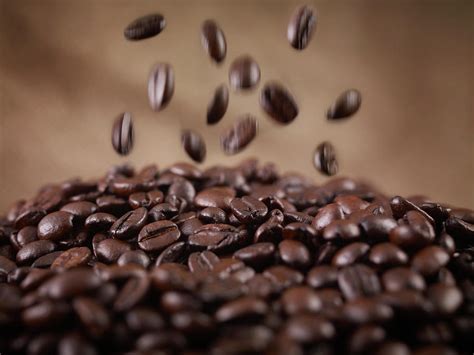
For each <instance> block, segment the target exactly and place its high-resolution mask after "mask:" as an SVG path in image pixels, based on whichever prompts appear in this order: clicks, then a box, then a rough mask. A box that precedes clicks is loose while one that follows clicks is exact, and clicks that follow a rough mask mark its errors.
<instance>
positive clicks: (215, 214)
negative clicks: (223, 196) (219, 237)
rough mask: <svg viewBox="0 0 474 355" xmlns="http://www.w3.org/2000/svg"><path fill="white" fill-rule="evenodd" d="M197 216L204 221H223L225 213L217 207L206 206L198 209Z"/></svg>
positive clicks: (224, 220) (225, 216)
mask: <svg viewBox="0 0 474 355" xmlns="http://www.w3.org/2000/svg"><path fill="white" fill-rule="evenodd" d="M198 218H199V219H200V220H201V221H202V222H204V223H225V222H226V219H227V215H226V213H225V211H224V210H223V209H221V208H218V207H207V208H204V209H203V210H201V211H199V213H198Z"/></svg>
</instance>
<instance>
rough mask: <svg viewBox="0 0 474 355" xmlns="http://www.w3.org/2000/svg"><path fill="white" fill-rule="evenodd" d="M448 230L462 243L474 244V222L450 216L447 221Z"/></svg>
mask: <svg viewBox="0 0 474 355" xmlns="http://www.w3.org/2000/svg"><path fill="white" fill-rule="evenodd" d="M445 227H446V231H447V232H448V233H449V234H450V235H452V236H453V237H454V238H455V239H456V241H459V244H461V245H467V246H474V242H473V240H474V223H469V222H466V221H464V220H462V219H460V218H456V217H449V218H448V219H447V220H446V222H445Z"/></svg>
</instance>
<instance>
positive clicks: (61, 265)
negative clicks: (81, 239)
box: [51, 247, 92, 269]
mask: <svg viewBox="0 0 474 355" xmlns="http://www.w3.org/2000/svg"><path fill="white" fill-rule="evenodd" d="M91 257H92V253H91V251H90V249H89V248H87V247H78V248H71V249H69V250H66V251H65V252H63V253H62V254H61V255H59V256H58V257H57V258H56V259H55V260H54V262H53V263H52V264H51V269H71V268H74V267H78V266H84V265H86V264H87V263H88V262H89V260H90V259H91Z"/></svg>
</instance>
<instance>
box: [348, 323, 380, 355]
mask: <svg viewBox="0 0 474 355" xmlns="http://www.w3.org/2000/svg"><path fill="white" fill-rule="evenodd" d="M385 337H386V332H385V330H384V329H383V328H382V327H380V326H378V325H372V324H368V325H363V326H362V327H360V328H358V329H356V330H355V331H354V333H352V334H351V336H350V339H349V345H348V350H349V351H350V352H351V353H357V354H359V353H363V352H366V351H369V350H370V349H373V348H374V347H375V346H376V345H377V344H380V343H381V342H382V341H383V340H385Z"/></svg>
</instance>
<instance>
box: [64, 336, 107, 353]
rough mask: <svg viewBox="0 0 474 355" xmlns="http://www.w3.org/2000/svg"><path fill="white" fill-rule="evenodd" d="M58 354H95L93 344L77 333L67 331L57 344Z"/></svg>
mask: <svg viewBox="0 0 474 355" xmlns="http://www.w3.org/2000/svg"><path fill="white" fill-rule="evenodd" d="M58 354H71V355H79V354H84V355H96V354H98V353H97V351H96V349H95V348H94V346H93V345H92V344H91V343H90V342H89V341H88V340H87V339H86V338H85V337H83V336H81V335H79V334H78V333H69V334H67V335H66V336H64V337H63V338H62V339H61V341H60V342H59V344H58Z"/></svg>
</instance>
